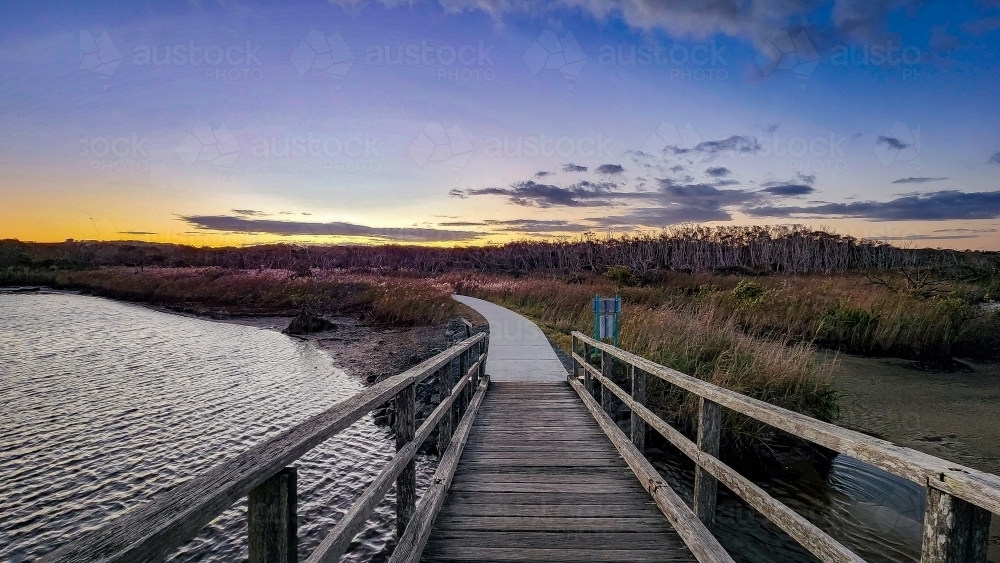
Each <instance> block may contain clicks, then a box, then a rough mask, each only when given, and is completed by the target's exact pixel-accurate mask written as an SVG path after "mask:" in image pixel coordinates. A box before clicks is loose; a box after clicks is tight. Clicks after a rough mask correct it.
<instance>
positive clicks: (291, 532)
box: [43, 333, 489, 563]
mask: <svg viewBox="0 0 1000 563" xmlns="http://www.w3.org/2000/svg"><path fill="white" fill-rule="evenodd" d="M487 343H488V336H487V335H486V334H485V333H480V334H476V335H473V336H471V337H470V338H467V339H466V340H464V341H462V342H460V343H458V344H456V345H454V346H452V347H451V348H449V349H447V350H445V351H444V352H442V353H440V354H438V355H437V356H434V357H433V358H431V359H429V360H426V361H424V362H423V363H421V364H419V365H417V366H415V367H413V368H410V369H409V370H407V371H405V372H403V373H401V374H399V375H396V376H394V377H390V378H388V379H385V380H383V381H380V382H378V383H376V384H374V385H372V386H371V387H369V388H367V389H365V390H364V391H362V392H360V393H358V394H357V395H354V396H353V397H351V398H349V399H347V400H345V401H342V402H340V403H337V404H336V405H334V406H333V407H331V408H330V409H328V410H326V411H324V412H322V413H320V414H318V415H316V416H314V417H312V418H310V419H309V420H306V421H305V422H303V423H301V424H299V425H297V426H295V427H293V428H291V429H289V430H286V431H285V432H282V433H281V434H279V435H277V436H275V437H273V438H271V439H269V440H267V441H265V442H263V443H261V444H258V445H256V446H254V447H252V448H250V449H249V450H247V451H246V452H244V453H243V454H240V455H238V456H236V457H235V458H233V459H231V460H229V461H226V462H223V463H221V464H219V465H217V466H215V467H214V468H212V469H211V470H209V471H208V472H206V473H204V474H202V475H201V476H199V477H196V478H194V479H192V480H190V481H187V482H185V483H183V484H181V485H179V486H178V487H176V488H174V489H172V490H170V491H168V492H166V493H164V494H162V495H160V496H158V497H157V498H155V499H154V500H153V501H151V502H149V503H148V504H144V505H141V506H139V507H137V508H135V509H133V510H130V511H128V512H126V513H125V514H123V515H121V516H120V517H118V518H116V519H114V520H112V521H111V522H109V523H108V524H107V525H105V526H104V527H102V528H100V529H98V530H95V531H92V532H89V533H87V534H85V535H84V536H83V537H81V538H80V539H78V540H77V541H74V542H72V543H70V544H69V545H67V546H65V547H63V548H61V549H59V550H57V551H55V552H54V553H52V554H50V555H48V556H46V557H44V558H43V561H46V562H70V561H81V562H82V561H87V562H92V561H102V562H121V563H126V562H127V563H135V562H140V561H159V560H161V559H163V558H164V557H165V556H166V555H168V554H169V553H171V552H172V551H173V550H174V549H176V548H177V547H179V546H181V545H183V544H184V543H186V542H188V541H189V540H191V539H192V538H194V537H195V536H196V535H197V534H198V532H199V531H200V530H201V529H202V528H203V527H204V526H205V525H206V524H208V523H209V522H210V521H212V519H214V518H215V517H217V516H219V515H220V514H222V512H223V511H225V510H226V509H228V508H229V507H231V506H232V505H233V504H235V503H236V502H237V501H239V500H240V499H241V498H243V497H245V496H247V497H249V499H248V508H247V525H248V528H249V530H248V532H249V541H248V544H249V555H250V558H249V559H250V563H264V562H266V563H289V562H294V561H296V560H297V549H298V544H297V539H296V526H297V521H296V498H295V497H296V492H295V485H296V473H295V468H294V467H289V464H290V463H292V462H294V461H295V460H296V459H298V458H300V457H302V456H303V455H304V454H305V453H306V452H308V451H309V450H311V449H313V448H314V447H316V446H317V445H319V444H320V443H322V442H324V441H325V440H327V439H329V438H331V437H333V436H334V435H335V434H337V433H338V432H340V431H342V430H344V429H345V428H347V427H349V426H350V425H351V424H353V423H354V422H356V421H357V420H358V419H360V418H361V417H363V416H364V415H366V414H367V413H368V412H370V411H371V410H372V409H374V408H376V407H378V406H380V405H383V404H385V403H386V402H388V401H389V400H393V401H394V403H395V422H394V430H395V434H396V455H395V456H394V457H393V458H392V460H391V461H390V462H389V464H388V465H387V466H386V467H385V469H383V470H382V472H381V473H380V474H379V475H378V477H376V478H375V480H374V481H373V482H372V484H371V485H369V487H368V488H367V489H366V490H365V492H364V493H362V495H361V496H360V497H359V498H358V499H357V500H356V501H355V503H354V505H353V507H352V508H351V509H350V510H349V511H348V512H347V514H345V515H344V517H343V518H341V519H340V521H339V522H337V525H336V526H335V527H334V528H333V530H332V531H331V532H330V533H329V534H327V536H326V537H325V538H324V539H323V541H322V542H321V543H320V545H319V547H318V548H317V549H316V550H314V551H313V552H312V554H311V555H310V556H309V559H308V562H309V563H319V562H330V561H337V560H338V559H339V558H340V556H341V555H342V554H343V553H344V552H345V551H346V550H347V548H348V546H349V545H350V543H351V540H352V538H353V537H354V536H355V535H356V534H357V533H358V531H359V530H360V528H361V526H362V525H363V524H364V522H365V521H366V520H368V518H369V517H370V516H371V513H372V511H373V510H374V509H375V507H376V506H378V504H379V503H380V502H381V500H382V499H383V497H384V496H385V494H386V492H387V491H388V490H389V488H390V487H391V486H392V484H393V482H395V484H396V510H397V516H396V525H397V534H398V535H399V538H400V541H399V543H398V545H397V547H396V549H395V551H394V552H393V555H392V559H391V560H392V561H393V562H394V563H395V562H403V561H415V560H416V558H418V557H419V554H420V551H421V550H422V549H423V546H424V545H425V543H426V541H427V536H428V534H429V531H430V524H431V523H433V521H434V517H435V516H436V515H437V512H438V511H439V510H440V507H441V502H442V500H443V497H444V491H446V490H447V488H448V486H449V485H450V483H451V479H452V476H453V475H454V472H455V468H456V467H457V464H458V459H459V457H460V456H461V453H462V448H464V446H465V441H466V439H467V437H468V434H469V430H470V429H471V428H472V421H473V419H474V418H475V415H476V411H477V410H478V408H479V404H480V403H481V402H482V400H483V396H484V395H485V393H486V388H487V385H488V383H489V382H488V380H487V376H486V372H485V366H486V351H487ZM455 372H457V373H458V375H459V377H458V378H457V379H458V380H457V381H455V379H456V378H455V377H454V373H455ZM434 374H437V375H438V378H437V379H438V386H439V388H438V391H439V393H440V396H441V402H440V403H439V404H438V406H437V408H435V409H434V411H433V412H432V413H431V414H430V415H429V416H428V417H427V418H426V419H425V420H424V421H423V424H421V425H420V428H415V427H416V418H415V414H416V411H415V396H416V386H417V384H419V383H421V382H422V381H424V380H426V379H427V378H428V377H430V376H431V375H434ZM473 392H475V395H474V396H473ZM455 422H457V425H454V424H453V423H455ZM435 427H437V428H438V441H437V448H438V451H439V452H442V455H441V460H440V463H439V464H438V469H437V471H436V472H435V475H434V481H433V483H432V484H431V486H430V487H429V489H428V490H427V491H426V492H425V494H424V496H423V497H422V498H421V500H420V504H419V505H418V504H417V502H416V470H415V463H414V456H415V455H416V453H417V451H418V449H419V448H420V446H421V445H422V444H423V443H424V442H425V441H426V440H427V438H428V437H429V436H430V434H431V431H432V430H433V429H434V428H435Z"/></svg>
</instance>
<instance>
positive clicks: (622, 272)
mask: <svg viewBox="0 0 1000 563" xmlns="http://www.w3.org/2000/svg"><path fill="white" fill-rule="evenodd" d="M604 277H605V278H607V279H609V280H611V283H613V284H615V287H618V288H621V287H630V286H633V285H637V284H638V283H639V279H638V278H637V277H635V274H633V273H632V270H630V269H629V267H628V266H611V267H610V268H608V269H607V271H605V272H604Z"/></svg>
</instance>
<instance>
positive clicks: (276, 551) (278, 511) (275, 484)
mask: <svg viewBox="0 0 1000 563" xmlns="http://www.w3.org/2000/svg"><path fill="white" fill-rule="evenodd" d="M297 475H298V474H297V472H296V470H295V468H294V467H286V468H284V469H282V470H281V471H279V472H278V473H277V474H276V475H274V476H273V477H271V478H270V479H268V480H267V481H264V482H263V483H261V484H260V485H258V486H257V487H255V488H254V489H253V490H252V491H250V494H249V499H248V500H247V529H248V535H247V536H248V537H247V547H248V550H249V552H248V555H249V558H248V561H249V563H295V562H296V561H298V551H299V537H298V520H297V512H296V510H297V504H298V502H297V499H296V481H297Z"/></svg>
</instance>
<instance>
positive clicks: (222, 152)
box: [177, 121, 240, 170]
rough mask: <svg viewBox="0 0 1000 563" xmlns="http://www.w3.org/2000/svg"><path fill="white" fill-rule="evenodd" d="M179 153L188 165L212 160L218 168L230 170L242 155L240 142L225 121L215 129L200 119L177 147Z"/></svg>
mask: <svg viewBox="0 0 1000 563" xmlns="http://www.w3.org/2000/svg"><path fill="white" fill-rule="evenodd" d="M177 154H178V156H180V158H181V161H182V162H183V163H184V166H187V167H191V166H192V165H193V164H195V163H197V162H210V163H212V164H213V165H215V167H216V168H219V169H222V170H228V169H231V168H232V167H233V166H234V165H235V164H236V161H237V159H239V157H240V144H239V142H237V140H236V137H235V136H234V135H233V133H232V131H230V129H229V127H228V126H226V124H225V123H222V124H221V125H219V127H217V128H214V129H213V128H212V127H211V126H210V125H209V124H208V123H205V122H204V121H198V122H197V123H195V125H194V128H193V129H191V132H190V133H188V134H187V136H186V137H184V140H183V141H182V142H181V144H180V145H179V146H178V147H177Z"/></svg>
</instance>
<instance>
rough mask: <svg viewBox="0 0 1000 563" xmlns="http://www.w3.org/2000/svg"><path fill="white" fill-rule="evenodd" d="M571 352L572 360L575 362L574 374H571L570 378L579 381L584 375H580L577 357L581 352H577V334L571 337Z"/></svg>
mask: <svg viewBox="0 0 1000 563" xmlns="http://www.w3.org/2000/svg"><path fill="white" fill-rule="evenodd" d="M569 350H570V359H572V360H573V372H572V373H570V374H569V377H570V378H571V379H575V380H579V378H580V377H581V376H582V375H583V374H582V373H580V362H578V361H577V360H576V355H577V354H579V353H580V352H579V351H578V350H577V342H576V335H575V334H573V335H571V340H570V345H569Z"/></svg>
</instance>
